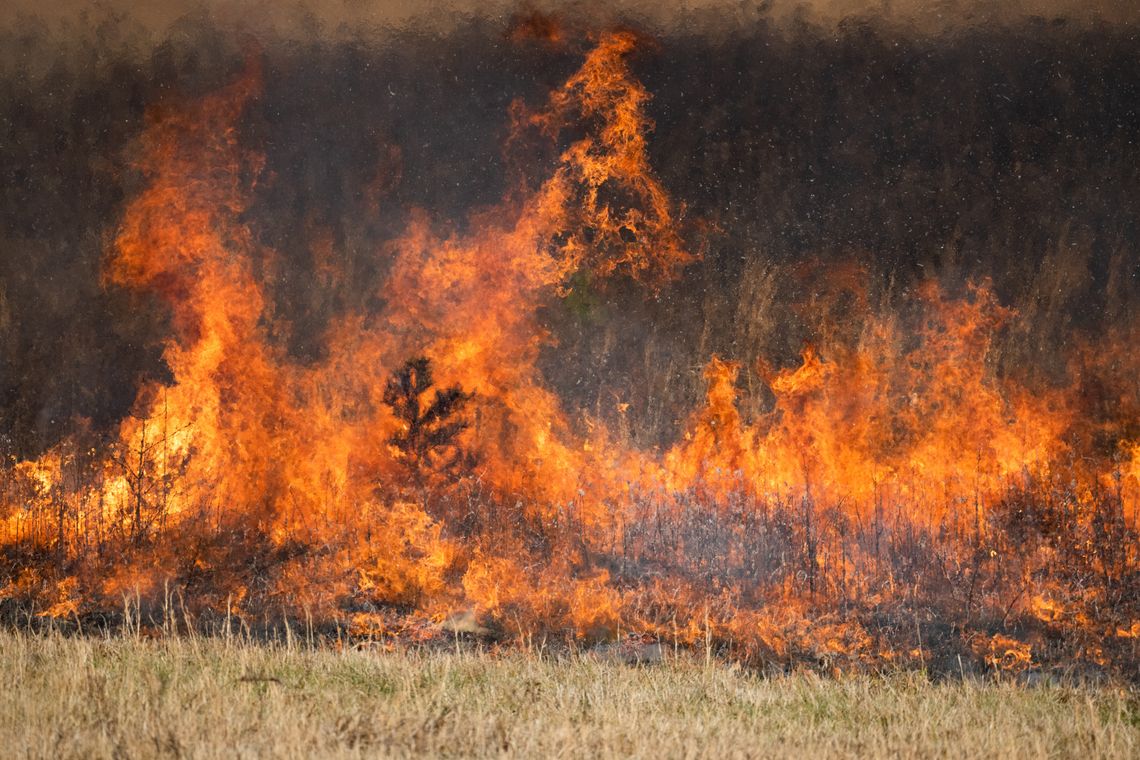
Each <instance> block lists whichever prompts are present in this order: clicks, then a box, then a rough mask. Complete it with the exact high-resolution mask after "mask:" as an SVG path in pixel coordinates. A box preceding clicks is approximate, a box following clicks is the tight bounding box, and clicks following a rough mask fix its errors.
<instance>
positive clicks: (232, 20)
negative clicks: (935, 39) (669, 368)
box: [0, 0, 1140, 36]
mask: <svg viewBox="0 0 1140 760" xmlns="http://www.w3.org/2000/svg"><path fill="white" fill-rule="evenodd" d="M519 6H520V3H518V2H516V1H515V0H299V1H295V2H288V1H286V0H208V1H207V2H201V1H199V2H194V1H193V0H156V1H155V2H147V3H137V2H132V0H97V1H96V2H87V1H85V0H53V2H51V3H46V4H45V3H43V2H37V0H8V2H7V3H5V4H4V10H0V19H8V20H12V19H17V18H20V17H29V16H30V17H38V18H41V19H45V20H48V21H49V22H60V21H62V22H65V23H69V24H76V25H82V24H84V23H86V22H88V21H89V20H91V19H93V18H98V17H101V16H104V15H127V16H129V17H130V18H131V19H132V20H133V21H135V22H137V23H139V24H140V25H141V26H143V27H144V28H147V29H149V30H150V31H152V32H162V31H165V30H167V29H168V28H169V27H170V25H171V24H172V23H173V22H175V21H177V20H178V19H180V18H182V17H184V16H186V15H187V14H195V13H203V12H207V13H209V14H210V15H211V16H212V17H214V18H215V19H217V20H218V22H219V23H220V24H221V25H223V26H226V27H227V28H239V29H248V30H250V31H256V30H267V29H272V30H274V31H276V32H278V33H281V34H284V35H286V36H307V35H309V34H311V33H312V32H313V31H314V28H315V27H316V28H320V29H321V30H322V31H324V32H332V33H335V32H336V31H337V30H342V29H346V28H347V29H354V30H355V29H360V28H367V27H369V26H396V25H400V24H403V23H406V22H408V21H409V20H411V19H418V20H421V21H428V22H433V23H438V24H443V25H454V24H461V23H463V20H464V19H469V18H470V17H471V16H473V15H482V16H487V17H490V18H494V17H502V16H506V15H510V14H511V13H514V12H516V11H517V10H518V8H519ZM525 7H526V8H527V9H533V10H538V11H542V12H546V13H569V14H574V15H589V16H591V17H594V18H597V19H600V20H601V21H603V22H606V21H609V20H612V19H613V18H615V17H619V16H623V15H624V16H630V17H634V18H640V19H645V20H649V21H652V22H654V23H658V24H663V25H665V26H672V25H676V24H684V23H686V22H688V21H691V20H692V18H693V17H694V16H697V17H700V16H705V15H707V14H715V15H717V16H720V17H722V18H723V19H725V20H728V21H737V22H739V21H748V20H754V19H756V18H758V17H761V16H764V17H770V18H773V19H779V20H786V19H790V18H793V17H798V18H804V19H809V20H811V21H816V22H820V23H828V24H830V23H835V22H836V21H840V20H842V19H844V18H848V17H851V16H880V17H884V18H888V19H890V20H892V21H895V22H898V23H903V24H914V25H916V26H918V27H920V28H925V29H932V28H945V27H950V26H961V25H977V24H986V23H992V22H995V21H1010V20H1015V19H1018V18H1022V17H1025V16H1033V15H1038V16H1043V17H1046V18H1048V17H1057V16H1065V17H1070V18H1074V17H1075V18H1085V19H1092V18H1096V19H1102V20H1104V21H1107V22H1110V23H1134V22H1136V21H1137V20H1140V5H1138V4H1137V3H1135V2H1131V0H1003V2H994V1H993V0H744V1H743V2H742V1H741V0H668V1H665V0H661V1H657V2H646V1H645V0H612V1H611V2H589V1H585V2H583V1H578V2H557V1H556V0H553V1H552V0H532V1H531V2H528V3H526V4H525Z"/></svg>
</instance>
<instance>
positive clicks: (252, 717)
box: [0, 632, 1140, 759]
mask: <svg viewBox="0 0 1140 760" xmlns="http://www.w3.org/2000/svg"><path fill="white" fill-rule="evenodd" d="M0 684H3V685H4V688H3V689H2V690H0V747H3V748H4V749H3V751H2V753H0V754H3V755H4V756H5V757H34V758H41V757H42V758H49V757H50V758H56V757H60V758H66V757H83V758H103V757H107V758H133V757H194V758H214V757H219V758H222V757H224V758H231V757H298V758H305V757H376V756H385V757H387V756H396V757H400V756H409V755H431V756H437V755H438V756H463V757H470V756H476V757H485V756H500V755H502V756H522V757H598V756H619V757H627V756H633V757H638V756H640V757H654V758H666V757H669V758H672V757H704V756H708V757H716V758H718V759H719V758H731V757H827V756H852V755H859V756H862V757H886V756H890V757H932V756H945V757H949V756H953V757H970V756H974V757H977V756H985V757H1077V756H1080V757H1084V758H1092V757H1105V758H1115V757H1119V758H1134V757H1137V756H1140V701H1138V697H1137V695H1136V694H1135V693H1132V694H1129V693H1127V692H1125V691H1122V690H1120V689H1116V688H1101V689H1086V688H1070V687H1059V686H1049V687H1043V686H1042V687H1033V688H1027V687H1023V686H1016V685H1013V684H993V683H990V684H981V683H970V682H966V683H945V684H930V683H928V682H927V681H926V680H924V679H922V678H921V676H919V675H917V674H910V675H899V676H895V677H886V678H867V677H861V678H856V679H852V680H839V681H829V680H824V679H819V678H816V677H813V676H790V677H780V678H762V677H758V676H755V675H751V674H749V673H746V672H743V671H741V670H740V669H738V668H733V667H729V666H725V665H719V664H714V665H705V664H704V663H703V662H697V661H689V660H683V659H682V660H673V661H670V662H667V663H665V664H662V665H655V666H650V667H641V668H634V667H629V666H623V665H620V664H616V663H606V662H600V661H597V660H593V659H590V658H588V657H583V658H573V659H562V660H550V659H544V658H540V657H538V656H533V655H524V654H517V655H510V656H497V657H493V656H490V655H484V654H476V653H470V652H468V653H440V652H402V653H395V654H381V653H373V652H359V651H347V652H335V651H331V650H327V649H326V650H315V651H314V650H308V649H303V648H289V647H270V646H264V645H252V644H237V643H234V642H226V641H223V640H221V639H200V638H197V639H166V640H161V641H147V640H141V641H140V640H135V639H132V638H129V637H122V638H110V639H94V638H65V637H62V636H58V635H32V634H25V633H19V632H15V633H14V632H3V633H0Z"/></svg>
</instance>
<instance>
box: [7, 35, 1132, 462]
mask: <svg viewBox="0 0 1140 760" xmlns="http://www.w3.org/2000/svg"><path fill="white" fill-rule="evenodd" d="M576 23H577V22H576ZM579 26H580V28H583V29H584V28H585V25H584V24H580V25H579ZM579 26H575V25H574V24H572V25H571V27H572V28H571V29H569V30H568V31H567V32H566V33H565V35H564V40H565V41H564V42H562V43H559V44H552V43H548V42H543V41H539V40H537V39H530V38H526V39H522V40H520V39H519V37H520V35H518V34H514V35H512V34H510V33H509V32H510V25H509V24H505V23H502V22H493V21H488V20H473V21H471V22H470V23H468V24H465V25H461V26H459V27H457V28H456V29H455V30H454V31H450V32H446V33H445V32H437V31H429V30H427V29H426V28H423V29H419V30H415V29H413V30H389V31H387V32H384V33H382V34H379V35H370V36H367V37H366V36H361V37H358V38H342V39H338V40H335V41H334V40H332V39H327V38H323V37H320V36H317V35H315V34H314V36H313V38H312V39H311V40H309V41H306V42H297V41H290V42H285V41H281V40H252V39H249V38H238V37H237V36H236V35H232V34H229V33H227V32H226V31H225V30H224V29H219V28H217V27H216V26H215V25H213V24H212V23H211V21H210V20H209V19H208V18H205V17H198V18H194V19H189V20H186V21H184V22H181V23H180V24H179V25H177V26H176V27H175V28H173V29H172V30H171V31H170V33H169V34H168V35H167V36H166V38H165V39H163V40H161V41H155V40H153V39H151V38H150V37H148V35H147V34H146V33H144V32H142V31H141V30H140V29H138V28H136V27H134V26H132V24H131V22H130V21H129V19H127V20H123V19H120V20H117V21H109V22H105V23H103V24H101V25H99V26H97V27H94V28H92V29H91V30H90V31H87V32H84V33H82V34H80V35H78V37H77V40H78V41H76V39H70V41H69V44H67V45H60V44H59V39H58V35H57V34H56V33H55V32H53V31H52V30H49V29H46V28H45V27H43V26H41V25H39V24H37V22H34V21H24V22H21V23H20V24H18V25H15V26H13V27H11V28H10V29H8V30H6V31H4V32H2V33H0V48H3V49H5V50H7V51H8V52H6V53H5V54H4V58H3V61H2V66H0V177H2V190H0V192H3V202H2V203H0V446H2V447H3V448H5V449H10V451H11V452H12V453H16V454H19V455H30V454H32V453H34V452H36V451H38V450H42V449H43V448H45V447H47V446H50V445H51V444H52V443H53V442H54V441H56V440H57V439H58V437H59V436H60V435H62V434H64V433H66V432H68V430H69V429H70V427H71V426H72V425H74V424H75V420H76V419H77V418H78V417H84V418H88V419H90V420H91V421H92V423H93V424H94V426H95V428H96V429H102V430H109V429H111V428H112V427H113V425H114V423H115V421H116V420H118V419H119V418H120V417H121V416H122V415H124V414H126V413H127V412H128V411H129V408H130V405H131V403H132V401H133V399H134V395H135V388H136V387H137V385H138V383H139V382H140V380H141V379H142V378H144V377H161V376H163V373H164V369H163V367H162V362H161V348H162V341H163V339H164V337H165V336H166V335H167V334H168V329H167V319H166V315H165V314H163V312H162V309H161V308H160V307H159V306H158V305H157V304H156V303H154V302H151V301H148V300H145V299H144V298H143V297H142V296H139V295H138V294H134V293H129V292H123V291H119V290H116V289H114V288H109V287H107V286H105V285H104V284H103V283H102V282H101V280H100V276H99V271H100V265H101V261H102V259H103V256H104V255H105V251H106V249H107V246H108V245H109V244H110V241H111V239H112V237H113V235H114V231H115V227H116V224H117V220H118V219H119V217H120V214H121V211H122V208H123V205H124V203H125V202H126V201H127V200H128V199H129V198H130V197H131V195H132V194H133V193H134V192H136V191H137V189H138V187H139V186H140V185H141V183H142V181H143V180H142V178H141V177H139V176H137V174H136V173H135V172H134V171H132V169H131V165H130V161H131V156H132V151H133V147H132V146H133V141H134V140H136V139H137V137H138V136H139V134H140V133H141V131H142V127H143V118H144V114H145V112H146V110H147V109H148V107H152V106H155V105H160V104H161V103H162V102H163V101H164V99H169V98H182V97H186V96H188V95H194V94H197V93H201V92H206V91H209V90H211V89H213V88H215V87H217V86H219V85H220V84H222V83H224V82H226V81H227V80H228V79H229V78H230V77H232V76H234V74H235V73H236V72H237V71H239V70H240V69H241V68H242V66H243V65H245V63H244V61H246V60H247V59H248V58H249V57H251V56H252V57H253V58H255V59H257V60H258V61H260V64H261V66H262V69H263V80H264V84H263V93H262V95H261V96H260V97H259V98H258V99H256V101H255V102H254V103H253V105H252V107H251V108H250V109H249V110H248V112H247V113H246V115H245V119H244V124H243V138H242V139H243V142H244V144H246V145H248V146H249V148H250V149H251V150H254V151H257V152H259V153H261V154H262V155H263V156H264V159H265V168H264V171H263V172H262V173H261V175H260V176H259V177H257V178H256V179H257V181H256V183H252V182H251V185H252V187H253V189H252V191H251V201H250V207H249V209H248V211H247V212H246V215H247V221H248V223H249V224H250V225H251V227H252V228H253V229H254V231H255V233H256V235H257V237H258V238H259V240H260V241H261V242H262V243H263V244H264V246H265V248H266V250H272V251H273V252H275V256H274V257H273V258H272V259H270V258H267V259H266V261H265V262H264V266H265V276H266V280H267V281H268V282H269V283H270V287H269V292H271V294H272V295H273V298H274V303H275V315H276V317H278V318H279V320H278V324H277V327H276V328H275V331H274V335H276V336H277V337H278V338H279V339H280V341H281V342H282V344H283V345H285V346H287V347H288V350H289V351H290V352H292V354H293V355H294V356H295V357H296V358H297V360H298V361H301V362H305V361H311V360H313V359H315V358H317V357H319V356H320V353H321V345H322V341H321V334H322V330H323V328H324V326H325V325H326V324H327V322H328V320H329V319H330V318H331V317H332V316H334V315H335V314H337V313H340V312H343V311H348V310H359V309H371V308H376V307H378V306H379V304H378V303H377V302H376V299H377V297H378V296H377V295H376V293H377V291H378V287H377V285H378V283H379V282H381V281H382V278H383V276H384V272H385V266H386V261H387V257H386V246H387V245H388V244H389V243H390V241H392V240H393V239H394V238H396V237H397V236H398V235H399V234H400V232H401V231H402V230H403V229H404V227H405V223H406V220H407V218H408V214H409V213H411V212H412V210H413V209H424V210H426V211H427V212H428V214H429V215H430V216H431V218H433V219H435V220H438V223H439V224H440V225H441V227H445V226H447V225H450V226H452V227H454V228H456V229H462V228H463V226H464V225H465V224H467V220H468V218H469V215H470V213H471V212H473V211H476V210H478V209H480V208H484V207H487V206H489V205H491V204H494V203H497V202H499V201H500V200H502V199H503V198H504V197H506V196H509V195H511V194H512V193H514V192H516V191H517V190H518V189H519V188H520V187H523V186H526V185H527V184H532V185H533V184H534V183H535V182H537V181H539V180H540V179H541V177H542V176H543V175H544V172H546V171H547V170H548V169H549V167H550V166H551V165H552V162H553V160H554V158H555V157H556V155H557V153H556V148H557V146H551V145H545V144H543V143H542V141H541V140H538V139H530V138H528V139H526V140H521V141H515V142H512V143H510V144H509V146H508V139H507V138H508V135H509V128H510V118H509V111H510V107H511V103H512V102H513V101H515V100H521V101H522V102H524V103H528V104H531V105H534V106H537V105H539V104H541V103H542V102H543V100H544V98H545V97H546V93H547V92H548V91H549V90H550V89H551V88H553V87H555V86H557V85H558V84H559V83H560V82H561V81H563V80H564V79H565V77H566V76H567V75H568V74H569V73H571V72H573V71H574V70H575V68H576V67H577V66H578V64H579V62H580V60H581V54H582V52H583V51H584V50H585V49H587V47H588V45H589V39H588V34H587V33H584V32H576V31H574V29H575V28H579ZM698 28H700V27H698ZM714 29H715V30H716V31H712V30H714ZM633 66H634V70H635V72H636V74H637V75H638V76H639V77H640V78H641V80H642V82H643V83H644V85H645V87H646V89H647V90H648V91H649V93H651V95H652V96H653V100H652V102H651V103H650V105H649V111H650V113H651V115H652V117H653V119H654V121H655V124H656V128H655V130H654V132H653V134H652V136H651V151H652V158H653V162H654V166H655V168H656V170H657V171H658V173H659V175H660V177H661V178H662V180H663V182H664V184H665V185H666V187H667V188H668V189H669V191H670V192H671V194H672V195H673V197H674V198H675V199H676V200H677V201H678V202H680V203H682V204H684V206H685V212H684V218H685V228H686V234H687V236H688V239H689V243H690V245H691V247H692V248H693V249H695V250H696V249H699V250H702V251H703V254H704V255H703V258H702V260H701V261H700V262H699V263H697V264H695V265H694V266H693V267H692V268H691V270H690V271H689V272H687V273H686V276H685V277H684V278H682V280H681V281H679V282H677V283H676V284H675V285H673V286H670V287H667V288H666V289H665V290H663V291H662V292H661V293H660V294H659V297H658V298H657V299H651V300H649V301H648V302H647V301H645V300H644V299H643V298H642V297H640V296H638V297H636V298H634V297H628V298H627V297H624V296H623V291H624V287H625V286H623V285H621V284H620V283H619V284H617V285H610V286H607V288H606V289H605V290H604V291H602V290H597V289H595V288H594V287H593V286H592V285H591V283H590V282H589V281H588V280H587V278H585V277H583V278H581V281H580V282H578V283H577V285H576V287H575V289H574V291H573V292H572V293H571V294H570V296H569V297H567V298H565V299H563V300H561V301H559V302H557V303H552V304H550V307H549V309H547V311H546V313H545V318H546V319H547V320H548V322H549V325H550V327H551V328H552V330H553V331H554V333H555V335H556V336H557V337H558V339H559V340H558V345H557V346H556V347H551V348H550V349H548V351H547V357H546V361H545V362H544V366H545V369H546V371H547V373H548V376H549V380H550V382H551V383H552V384H553V385H554V386H555V387H556V388H558V389H559V390H560V391H561V392H562V393H563V395H564V396H565V397H566V399H567V400H568V402H570V403H571V404H573V405H577V406H579V407H581V408H583V409H586V410H589V411H591V412H592V413H597V414H600V415H601V416H603V417H605V416H607V415H610V414H612V413H613V410H612V405H610V404H609V399H610V398H616V397H617V396H616V395H615V389H622V393H621V397H622V398H623V399H625V400H628V401H630V402H631V404H632V407H631V409H630V412H629V413H630V415H631V416H630V419H632V420H634V421H635V422H636V423H637V424H634V425H633V429H632V430H631V432H630V434H631V435H632V436H633V437H634V439H635V440H637V441H638V442H640V443H641V444H643V445H659V444H661V443H663V442H665V441H667V440H669V439H670V437H671V436H673V435H674V434H675V431H676V426H677V424H678V420H680V419H682V418H683V416H684V414H685V413H686V411H687V410H688V409H689V408H691V406H692V404H693V403H694V401H695V399H696V397H697V395H698V394H699V393H700V390H701V380H700V375H699V371H698V370H699V367H700V366H701V364H702V363H703V362H704V360H705V359H706V358H707V357H708V355H709V354H711V353H713V352H717V353H720V354H722V355H726V356H730V357H733V358H738V359H740V360H743V361H745V362H749V363H751V362H753V361H755V360H756V359H757V358H759V357H761V356H763V357H767V358H768V359H769V360H770V361H771V362H772V363H774V364H776V365H780V364H787V363H790V362H792V361H793V360H794V358H795V356H796V353H797V351H798V350H799V348H800V346H801V345H802V343H803V341H804V340H807V339H810V338H811V337H812V334H813V331H815V330H818V329H819V325H820V321H821V319H822V317H820V315H819V314H818V313H813V314H812V315H811V316H806V315H805V314H804V313H803V311H802V310H799V309H796V308H795V305H796V304H799V303H802V302H804V301H807V300H811V299H812V298H818V297H820V295H821V294H822V293H825V292H828V291H832V290H834V289H835V287H836V278H835V276H834V274H831V275H828V274H820V273H819V272H818V271H816V270H815V269H813V265H814V264H817V263H834V262H838V261H845V262H851V263H852V264H853V265H856V266H857V267H858V268H860V269H861V270H864V271H866V272H867V273H868V275H867V276H866V277H867V282H868V283H869V287H870V288H871V289H872V291H873V298H874V299H877V300H878V302H880V303H883V304H893V305H896V306H897V305H898V304H899V303H900V302H904V301H905V299H906V294H907V292H908V288H909V287H910V285H911V284H912V283H914V282H915V281H916V280H917V279H920V278H925V277H936V278H938V279H939V280H940V281H941V282H942V283H943V285H944V286H945V287H948V288H950V289H953V288H954V287H959V288H960V287H963V286H964V285H965V284H966V283H967V281H969V280H970V279H979V278H986V277H988V278H992V280H993V282H994V285H995V288H996V290H997V292H998V293H999V294H1000V296H1001V297H1002V299H1003V301H1005V302H1006V303H1007V304H1009V305H1011V306H1014V307H1016V308H1019V309H1020V310H1022V311H1023V312H1025V313H1029V314H1031V315H1032V316H1033V320H1032V324H1031V325H1029V326H1028V327H1026V328H1025V329H1024V330H1022V332H1021V333H1019V337H1018V345H1017V347H1016V350H1015V349H1014V348H1007V350H1006V351H1005V356H1006V357H1007V358H1006V361H1007V363H1008V364H1009V365H1010V369H1009V371H1015V368H1014V365H1022V364H1025V363H1027V362H1026V360H1027V359H1030V360H1032V362H1033V363H1035V364H1038V365H1040V366H1041V367H1043V368H1044V372H1045V374H1047V375H1051V376H1058V375H1060V374H1063V373H1064V366H1063V365H1064V363H1063V361H1062V360H1061V358H1060V356H1061V353H1060V352H1061V350H1062V349H1063V347H1064V345H1063V344H1064V343H1066V341H1067V340H1068V339H1069V337H1070V336H1071V335H1074V334H1076V333H1078V332H1088V333H1090V334H1095V333H1097V332H1098V331H1101V330H1104V329H1105V328H1106V327H1108V326H1110V325H1111V324H1113V323H1117V322H1119V321H1121V320H1127V319H1133V318H1135V314H1134V312H1133V311H1132V308H1133V307H1132V306H1131V304H1132V303H1133V301H1134V300H1135V299H1134V297H1133V295H1134V294H1133V290H1134V289H1135V287H1136V286H1135V285H1134V284H1133V282H1134V280H1135V278H1136V274H1137V257H1136V255H1135V252H1134V245H1135V242H1136V240H1137V222H1138V219H1137V203H1136V199H1137V198H1138V197H1140V173H1138V172H1140V160H1138V159H1140V118H1138V113H1137V111H1138V109H1140V39H1138V38H1137V34H1136V30H1135V29H1132V28H1128V27H1108V26H1103V25H1089V24H1086V23H1082V24H1076V23H1067V22H1064V21H1059V20H1040V19H1028V20H1025V21H1023V22H1021V23H1018V24H1014V25H1009V26H1003V27H1000V28H995V29H976V28H969V27H964V28H960V29H957V30H954V31H952V32H949V31H948V32H946V33H944V34H941V35H938V36H930V35H923V34H918V33H915V32H912V31H910V30H907V29H905V28H900V27H898V26H892V25H890V24H887V23H885V22H880V21H876V20H874V19H864V20H861V21H851V22H847V23H844V24H841V25H840V26H839V27H837V28H828V29H823V28H816V27H811V26H809V25H806V24H802V25H799V26H797V25H794V24H790V23H783V24H778V25H777V24H774V23H772V24H769V23H766V22H764V21H763V20H760V21H758V22H756V23H754V24H751V25H750V26H748V27H743V26H726V25H724V24H715V23H712V21H711V20H710V21H709V23H708V24H707V28H706V29H705V31H685V32H681V31H671V30H656V31H654V32H653V33H651V34H647V35H646V41H645V43H644V44H643V45H642V47H641V50H640V51H639V53H638V54H637V55H636V57H635V59H634V61H633ZM531 137H533V136H531ZM251 179H252V178H251ZM828 303H829V306H828V307H827V308H829V309H834V310H838V311H837V313H839V314H842V310H843V308H844V307H843V303H842V299H831V300H829V301H828ZM1016 371H1021V370H1016ZM629 389H636V392H634V391H630V390H629ZM762 402H763V398H762V394H758V395H757V400H756V403H757V404H761V403H762Z"/></svg>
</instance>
